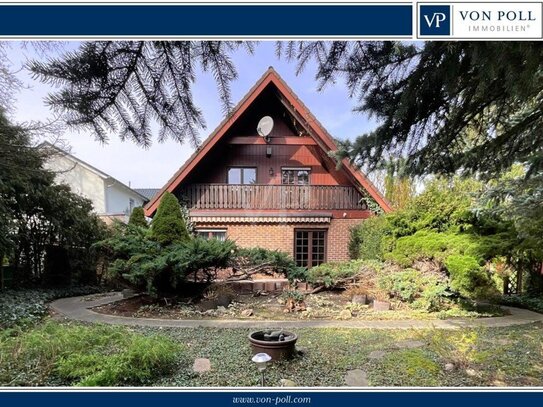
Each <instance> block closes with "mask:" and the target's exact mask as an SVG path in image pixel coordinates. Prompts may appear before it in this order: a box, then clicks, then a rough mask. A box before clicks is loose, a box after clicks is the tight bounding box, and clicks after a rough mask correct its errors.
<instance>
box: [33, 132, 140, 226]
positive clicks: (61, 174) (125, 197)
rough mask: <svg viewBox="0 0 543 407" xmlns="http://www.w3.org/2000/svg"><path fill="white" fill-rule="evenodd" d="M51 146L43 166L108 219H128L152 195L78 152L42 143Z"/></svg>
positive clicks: (59, 182) (44, 145) (56, 180)
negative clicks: (135, 188)
mask: <svg viewBox="0 0 543 407" xmlns="http://www.w3.org/2000/svg"><path fill="white" fill-rule="evenodd" d="M41 147H42V148H46V149H48V150H50V151H49V152H50V154H49V155H48V157H47V160H46V162H45V165H44V167H45V168H46V169H48V170H50V171H52V172H54V173H55V174H56V175H55V182H57V183H58V184H66V185H68V186H69V187H70V189H71V190H72V191H73V192H74V193H76V194H78V195H81V196H83V197H85V198H87V199H89V200H91V201H92V205H93V207H94V211H95V212H96V213H97V214H98V215H99V216H100V217H101V218H102V219H103V220H105V221H106V223H108V222H109V221H111V220H112V219H119V220H123V221H126V220H128V216H129V215H130V213H132V210H133V209H134V208H136V207H138V206H143V205H144V204H145V203H146V202H147V201H148V200H149V199H148V198H146V197H145V196H144V195H142V194H141V193H139V192H136V191H135V190H133V189H132V188H130V187H129V186H127V185H126V184H123V183H122V182H120V181H119V180H117V179H115V178H113V177H112V176H110V175H108V174H106V173H105V172H103V171H100V170H99V169H97V168H96V167H93V166H92V165H90V164H88V163H86V162H84V161H83V160H81V159H79V158H77V157H76V156H74V155H72V154H70V153H68V152H66V151H64V150H63V149H61V148H59V147H56V146H54V145H53V144H51V143H49V142H44V143H42V144H41Z"/></svg>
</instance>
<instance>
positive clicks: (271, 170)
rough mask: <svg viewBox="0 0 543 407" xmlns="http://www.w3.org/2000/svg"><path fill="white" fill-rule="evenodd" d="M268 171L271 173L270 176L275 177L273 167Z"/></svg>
mask: <svg viewBox="0 0 543 407" xmlns="http://www.w3.org/2000/svg"><path fill="white" fill-rule="evenodd" d="M268 173H269V174H270V177H273V167H270V170H269V171H268Z"/></svg>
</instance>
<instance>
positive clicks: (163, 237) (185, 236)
mask: <svg viewBox="0 0 543 407" xmlns="http://www.w3.org/2000/svg"><path fill="white" fill-rule="evenodd" d="M151 237H152V238H153V239H154V240H156V241H157V242H158V243H159V244H160V245H162V246H168V245H170V244H172V243H179V242H185V241H187V240H189V233H188V231H187V226H186V225H185V221H184V219H183V214H182V213H181V206H180V205H179V201H178V200H177V198H176V197H175V195H173V194H172V193H170V192H165V193H164V195H163V196H162V198H161V200H160V205H159V206H158V209H157V212H156V214H155V217H154V218H153V222H152V223H151Z"/></svg>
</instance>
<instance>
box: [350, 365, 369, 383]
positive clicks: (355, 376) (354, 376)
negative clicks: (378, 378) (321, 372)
mask: <svg viewBox="0 0 543 407" xmlns="http://www.w3.org/2000/svg"><path fill="white" fill-rule="evenodd" d="M345 384H346V385H347V386H350V387H367V386H368V377H367V374H366V372H364V371H363V370H360V369H354V370H349V371H348V372H347V374H346V375H345Z"/></svg>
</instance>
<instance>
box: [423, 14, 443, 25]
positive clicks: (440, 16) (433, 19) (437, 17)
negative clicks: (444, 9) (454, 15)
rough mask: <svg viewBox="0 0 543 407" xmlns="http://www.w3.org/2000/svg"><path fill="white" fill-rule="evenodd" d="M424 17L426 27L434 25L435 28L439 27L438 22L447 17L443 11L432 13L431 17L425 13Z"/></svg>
mask: <svg viewBox="0 0 543 407" xmlns="http://www.w3.org/2000/svg"><path fill="white" fill-rule="evenodd" d="M424 19H425V20H426V24H428V27H433V26H434V25H435V27H436V28H439V26H440V24H441V23H442V22H443V21H445V20H446V19H447V16H446V15H445V13H434V14H432V17H431V18H430V16H427V15H425V16H424Z"/></svg>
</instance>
